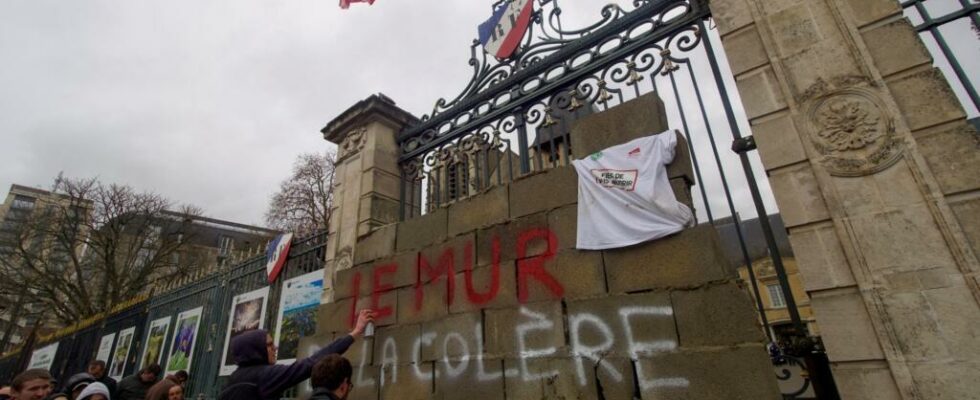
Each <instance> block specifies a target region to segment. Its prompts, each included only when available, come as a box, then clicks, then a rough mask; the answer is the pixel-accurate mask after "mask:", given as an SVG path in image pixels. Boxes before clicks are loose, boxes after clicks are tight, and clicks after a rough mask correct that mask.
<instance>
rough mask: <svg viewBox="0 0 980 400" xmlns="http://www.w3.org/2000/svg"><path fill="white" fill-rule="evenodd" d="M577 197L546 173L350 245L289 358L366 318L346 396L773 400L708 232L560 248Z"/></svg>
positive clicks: (740, 296) (742, 306)
mask: <svg viewBox="0 0 980 400" xmlns="http://www.w3.org/2000/svg"><path fill="white" fill-rule="evenodd" d="M576 187H577V183H576V175H575V172H574V170H573V169H572V168H571V167H561V168H556V169H551V170H548V171H545V172H542V173H538V174H535V175H532V176H528V177H525V178H523V179H520V180H517V181H515V182H513V183H512V184H510V185H505V186H502V187H498V188H494V189H492V190H490V191H489V192H487V193H484V194H482V195H479V196H476V197H473V198H471V199H467V200H464V201H461V202H458V203H456V204H453V205H452V206H450V207H448V208H443V209H440V210H439V211H436V212H433V213H430V214H428V215H425V216H422V217H419V218H415V219H411V220H408V221H405V222H401V223H398V224H393V225H388V226H385V227H383V228H381V229H378V230H375V231H374V232H372V233H371V234H369V235H367V236H365V237H363V238H362V239H361V240H360V241H359V242H358V243H357V247H356V248H357V254H364V255H365V256H363V257H364V258H370V259H361V260H360V261H361V262H360V263H358V264H357V265H355V266H353V267H352V268H350V269H346V270H341V271H338V273H337V276H336V280H335V291H334V296H335V299H334V300H335V301H334V302H333V303H329V304H324V305H323V306H321V309H320V315H319V321H320V322H319V326H318V334H317V336H316V337H312V338H306V339H305V340H304V346H303V347H304V348H305V349H306V351H312V350H313V349H314V344H323V343H327V342H328V341H329V340H330V339H332V338H334V337H336V336H337V335H341V334H343V333H344V332H347V331H349V330H350V329H351V322H352V315H353V313H355V312H356V311H357V310H359V309H362V308H373V309H376V310H379V312H380V313H381V314H382V317H381V318H380V319H379V321H378V323H377V330H376V335H375V336H374V337H373V338H370V339H366V340H362V341H360V342H359V343H356V344H355V345H354V348H353V349H352V350H351V352H349V353H348V354H347V355H346V356H347V357H348V358H349V359H350V360H351V361H352V363H353V364H354V365H355V372H354V384H355V390H354V396H353V398H355V399H466V400H473V399H501V398H508V399H554V398H565V399H597V398H606V399H628V398H632V396H633V395H634V394H638V395H639V396H640V398H643V399H659V398H677V399H686V398H691V399H695V398H697V399H704V398H719V399H720V398H724V399H776V398H779V393H778V390H777V388H776V384H775V378H774V375H773V374H772V369H771V366H770V364H769V360H768V357H767V355H766V352H765V349H764V346H763V339H764V336H763V333H762V330H761V328H760V327H759V326H758V324H757V318H756V316H755V314H754V312H753V309H752V304H751V300H750V298H749V297H748V294H747V292H746V290H745V288H744V287H742V285H741V283H740V282H737V281H736V280H734V279H733V278H731V277H729V276H726V275H725V273H724V268H723V262H724V260H723V258H722V256H721V249H720V247H719V246H718V238H717V234H716V232H715V230H714V229H712V228H710V227H697V228H692V229H688V230H685V231H683V232H681V233H679V234H676V235H673V236H671V237H668V238H664V239H661V240H657V241H653V242H648V243H645V244H640V245H637V246H632V247H629V248H624V249H616V250H608V251H579V250H575V249H574V246H575V243H574V241H575V230H576V224H575V216H576V213H575V210H576V201H577V192H576V190H575V188H576ZM569 188H571V189H569ZM389 236H393V237H394V240H389V239H388V237H389ZM378 237H380V238H383V239H378ZM368 255H371V256H368Z"/></svg>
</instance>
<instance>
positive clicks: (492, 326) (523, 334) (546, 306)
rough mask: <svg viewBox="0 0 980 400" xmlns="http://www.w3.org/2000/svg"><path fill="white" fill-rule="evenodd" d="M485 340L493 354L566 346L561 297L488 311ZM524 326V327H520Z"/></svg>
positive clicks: (537, 351)
mask: <svg viewBox="0 0 980 400" xmlns="http://www.w3.org/2000/svg"><path fill="white" fill-rule="evenodd" d="M483 315H484V324H485V325H484V342H485V343H486V352H487V354H488V355H491V356H511V357H514V356H518V355H520V354H521V353H522V352H528V353H534V354H541V355H545V353H549V352H552V353H554V352H557V351H558V350H559V349H561V348H564V346H565V332H564V329H563V328H562V326H563V323H564V322H563V318H562V304H561V302H560V301H545V302H539V303H529V304H525V305H522V306H520V307H517V308H506V309H499V310H486V311H485V312H484V314H483ZM518 326H524V327H525V328H523V329H517V328H518Z"/></svg>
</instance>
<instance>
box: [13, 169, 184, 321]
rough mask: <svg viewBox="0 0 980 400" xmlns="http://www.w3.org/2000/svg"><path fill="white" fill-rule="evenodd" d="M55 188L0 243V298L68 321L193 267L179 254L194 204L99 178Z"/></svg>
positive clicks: (65, 181) (63, 183)
mask: <svg viewBox="0 0 980 400" xmlns="http://www.w3.org/2000/svg"><path fill="white" fill-rule="evenodd" d="M53 192H54V193H56V195H55V196H54V197H53V198H52V199H50V200H47V201H44V202H41V203H39V204H37V205H36V206H35V207H34V208H33V210H32V211H31V213H30V215H29V216H28V217H27V218H26V219H25V220H23V221H22V222H21V224H20V226H19V229H18V230H17V231H18V234H17V236H16V237H14V238H7V240H6V241H5V242H4V243H3V245H2V246H0V282H2V283H0V301H11V303H7V304H18V305H19V306H20V307H23V309H31V310H39V311H42V312H44V313H45V315H46V316H47V317H48V318H51V317H53V318H54V319H56V320H59V321H60V322H62V323H64V324H70V323H74V322H77V321H79V320H80V319H82V318H85V317H88V316H91V315H94V314H97V313H99V312H103V311H106V310H109V309H110V308H111V307H112V306H113V305H115V304H118V303H120V302H123V301H126V300H129V299H131V298H133V297H135V296H137V295H139V294H141V293H143V292H144V291H145V290H146V288H147V287H149V286H150V283H151V282H153V281H154V280H157V279H168V278H172V277H175V276H179V275H183V274H186V273H188V272H189V270H190V269H191V268H195V267H196V265H192V264H190V263H187V262H182V261H181V260H180V257H179V254H180V253H181V251H182V250H183V248H184V247H185V243H186V242H187V241H188V239H189V238H188V237H187V235H188V234H192V232H193V231H194V230H193V229H188V228H189V227H190V225H191V224H192V223H193V218H194V217H196V216H198V215H200V210H198V209H197V208H194V207H190V206H184V207H181V208H180V210H179V211H176V212H174V211H167V209H168V208H170V207H171V203H170V202H169V201H168V200H167V199H165V198H163V197H162V196H160V195H158V194H155V193H148V192H137V191H135V190H134V189H133V188H131V187H129V186H122V185H115V184H103V183H101V182H99V181H98V180H97V179H62V178H61V177H60V176H59V178H58V179H57V180H56V183H55V187H54V190H53ZM27 305H31V306H32V307H26V306H27Z"/></svg>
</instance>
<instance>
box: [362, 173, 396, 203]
mask: <svg viewBox="0 0 980 400" xmlns="http://www.w3.org/2000/svg"><path fill="white" fill-rule="evenodd" d="M397 174H398V172H397V171H385V170H383V169H381V168H371V169H369V170H367V171H364V174H363V175H361V195H367V194H370V193H376V194H379V195H382V196H385V197H388V198H392V199H397V198H398V197H399V192H400V190H401V178H399V176H398V175H397Z"/></svg>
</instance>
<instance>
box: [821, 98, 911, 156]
mask: <svg viewBox="0 0 980 400" xmlns="http://www.w3.org/2000/svg"><path fill="white" fill-rule="evenodd" d="M806 117H807V127H808V130H809V137H810V141H811V142H812V143H813V146H814V148H816V150H817V152H819V153H820V154H821V155H823V156H824V157H823V160H822V164H823V165H824V166H825V167H826V168H827V171H828V172H830V174H831V175H836V176H860V175H868V174H872V173H875V172H878V171H881V170H883V169H885V168H887V167H889V166H891V165H892V164H894V163H895V162H896V161H898V159H899V158H900V156H901V154H902V146H901V142H900V141H899V140H898V138H897V137H896V135H895V127H894V124H893V123H892V120H891V118H890V117H889V116H888V115H887V114H886V113H885V112H884V106H883V105H882V103H881V101H880V100H878V97H877V96H876V95H875V94H874V93H873V92H872V91H870V90H866V89H857V88H854V89H845V90H841V91H837V92H834V93H831V94H828V95H826V96H823V97H821V98H818V99H816V100H815V101H814V102H813V103H812V104H811V105H810V107H809V109H808V110H807V114H806Z"/></svg>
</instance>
